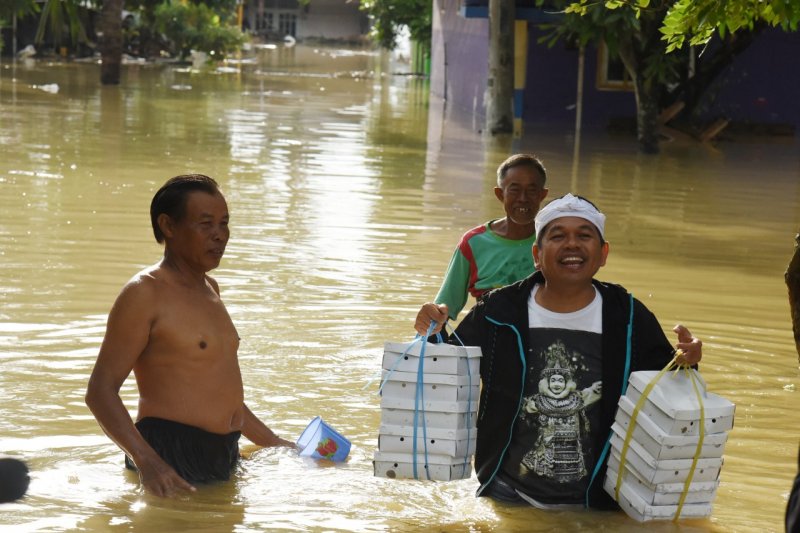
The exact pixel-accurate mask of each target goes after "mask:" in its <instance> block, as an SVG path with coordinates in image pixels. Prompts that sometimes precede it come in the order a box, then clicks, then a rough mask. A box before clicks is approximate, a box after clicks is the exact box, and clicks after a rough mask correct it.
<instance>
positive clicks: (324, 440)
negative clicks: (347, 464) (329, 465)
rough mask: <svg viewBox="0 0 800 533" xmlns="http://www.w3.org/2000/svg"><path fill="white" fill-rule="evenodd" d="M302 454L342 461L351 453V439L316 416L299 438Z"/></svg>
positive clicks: (298, 442) (314, 457)
mask: <svg viewBox="0 0 800 533" xmlns="http://www.w3.org/2000/svg"><path fill="white" fill-rule="evenodd" d="M297 447H298V448H299V449H300V455H301V456H303V457H311V458H313V459H327V460H329V461H335V462H341V461H344V460H345V459H347V456H348V454H349V453H350V441H349V440H347V439H346V438H344V437H343V436H342V435H341V434H340V433H339V432H338V431H336V430H335V429H333V428H332V427H330V426H329V425H328V424H326V423H325V421H324V420H322V418H320V417H316V418H314V420H312V421H311V423H309V424H308V427H306V429H305V430H304V431H303V433H302V434H301V435H300V438H299V439H297Z"/></svg>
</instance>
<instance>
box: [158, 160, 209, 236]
mask: <svg viewBox="0 0 800 533" xmlns="http://www.w3.org/2000/svg"><path fill="white" fill-rule="evenodd" d="M194 191H201V192H205V193H208V194H217V193H219V185H218V184H217V182H216V181H214V180H213V179H212V178H209V177H208V176H204V175H203V174H182V175H180V176H175V177H174V178H170V179H169V180H167V182H166V183H165V184H164V185H162V186H161V188H160V189H159V190H158V192H157V193H156V195H155V196H153V201H152V202H150V223H151V224H152V225H153V235H155V238H156V242H159V243H162V242H164V234H163V233H162V232H161V228H159V227H158V215H160V214H161V213H164V214H166V215H167V216H169V218H171V219H172V220H174V221H178V220H180V219H182V218H183V217H184V215H186V199H187V198H188V197H189V193H192V192H194Z"/></svg>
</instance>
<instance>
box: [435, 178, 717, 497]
mask: <svg viewBox="0 0 800 533" xmlns="http://www.w3.org/2000/svg"><path fill="white" fill-rule="evenodd" d="M605 219H606V217H605V215H603V213H601V212H600V210H599V209H597V207H595V205H594V204H592V203H591V202H589V201H588V200H586V199H584V198H581V197H578V196H573V195H572V194H568V195H566V196H563V197H561V198H558V199H556V200H553V201H552V202H550V203H549V204H547V205H546V206H545V207H544V208H542V209H541V210H540V211H539V213H538V215H537V216H536V219H535V226H536V243H535V244H534V245H533V258H534V262H535V264H536V268H537V272H535V273H534V274H532V275H531V276H529V277H527V278H525V279H524V280H522V281H519V282H517V283H513V284H511V285H508V286H506V287H503V288H500V289H497V290H494V291H491V292H490V293H488V294H487V295H486V296H485V297H484V298H483V299H482V300H481V301H479V302H478V304H477V305H476V306H475V307H474V308H473V309H472V311H470V313H469V314H468V315H467V316H466V317H465V318H464V320H463V321H462V322H461V324H459V326H458V328H457V329H456V334H457V337H458V339H459V340H460V341H462V342H463V343H464V344H465V345H467V346H470V345H472V346H480V347H481V350H482V353H483V357H482V358H481V381H482V387H481V398H480V404H479V405H480V407H479V412H478V421H477V425H478V435H477V448H476V453H475V470H476V473H477V476H478V480H479V481H480V483H481V486H480V488H479V489H478V495H479V496H489V497H492V498H494V499H497V500H501V501H506V502H512V503H519V504H524V505H527V504H530V505H533V506H535V507H538V508H545V509H551V508H556V509H572V508H580V507H594V508H616V507H617V504H616V502H614V500H613V499H612V498H611V497H610V496H609V495H608V494H607V493H606V492H605V491H604V490H603V487H602V485H603V480H604V478H605V473H606V466H607V460H608V452H607V447H606V443H607V442H608V441H609V439H610V437H611V426H612V424H613V422H614V415H615V413H616V408H617V404H618V403H619V398H620V394H621V391H622V387H623V383H626V382H627V379H628V374H629V373H630V372H633V371H638V370H660V369H662V368H663V367H664V366H666V364H667V363H668V362H669V361H670V360H672V358H673V356H674V353H675V351H676V348H677V350H678V351H679V352H680V353H682V356H681V358H679V360H682V361H683V362H685V363H688V364H691V365H694V364H696V363H697V362H698V361H700V359H701V357H702V347H701V346H702V343H701V342H700V341H699V340H698V339H695V338H694V337H692V335H691V333H690V332H689V330H687V329H686V328H685V327H683V326H676V327H675V329H674V331H675V332H676V333H677V334H678V342H677V344H676V346H675V347H673V346H672V345H670V343H669V341H668V340H667V337H666V336H665V335H664V332H663V330H662V328H661V325H660V324H659V323H658V320H657V319H656V317H655V316H654V315H653V314H652V313H651V312H650V311H649V310H648V309H647V308H646V307H645V306H644V304H642V303H641V302H640V301H639V300H636V299H635V298H634V297H633V295H631V294H630V293H629V292H628V291H627V290H625V289H624V288H623V287H621V286H619V285H614V284H611V283H605V282H600V281H597V280H595V279H594V276H595V275H596V274H597V272H598V270H599V269H600V268H601V267H602V266H603V265H605V262H606V258H607V257H608V250H609V245H608V242H606V240H605ZM451 342H454V343H456V342H458V341H457V340H455V339H454V340H452V341H451ZM604 450H605V451H604Z"/></svg>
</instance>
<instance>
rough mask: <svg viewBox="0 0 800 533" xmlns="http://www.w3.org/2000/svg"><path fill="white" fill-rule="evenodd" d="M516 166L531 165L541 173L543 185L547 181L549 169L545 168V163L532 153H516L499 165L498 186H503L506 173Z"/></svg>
mask: <svg viewBox="0 0 800 533" xmlns="http://www.w3.org/2000/svg"><path fill="white" fill-rule="evenodd" d="M514 167H530V168H532V169H534V170H536V171H538V172H539V175H540V176H541V177H542V187H544V186H545V184H546V183H547V170H545V168H544V164H543V163H542V162H541V160H540V159H539V158H538V157H536V156H535V155H531V154H515V155H512V156H511V157H509V158H508V159H506V160H505V161H503V162H502V163H500V166H499V167H497V186H498V187H502V186H503V179H504V178H505V177H506V173H507V172H508V171H509V170H510V169H512V168H514Z"/></svg>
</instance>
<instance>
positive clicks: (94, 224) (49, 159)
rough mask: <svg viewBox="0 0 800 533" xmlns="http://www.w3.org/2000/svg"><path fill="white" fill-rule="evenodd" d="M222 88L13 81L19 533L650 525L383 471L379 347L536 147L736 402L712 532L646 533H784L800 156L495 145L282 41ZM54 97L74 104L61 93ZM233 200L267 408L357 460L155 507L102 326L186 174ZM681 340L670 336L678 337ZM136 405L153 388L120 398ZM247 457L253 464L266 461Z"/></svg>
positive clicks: (11, 452)
mask: <svg viewBox="0 0 800 533" xmlns="http://www.w3.org/2000/svg"><path fill="white" fill-rule="evenodd" d="M252 59H253V61H248V62H244V63H242V64H230V65H228V66H227V68H225V69H222V70H214V69H211V70H207V71H195V70H191V69H188V68H176V67H167V66H127V67H125V69H124V75H123V83H122V85H121V86H120V87H105V88H101V87H100V86H99V83H98V79H99V70H98V66H97V65H91V64H74V63H73V64H63V63H55V64H49V63H47V62H45V61H38V62H34V63H30V64H23V63H17V64H15V65H12V64H10V63H8V62H4V63H2V65H0V364H2V372H0V454H2V455H8V456H13V457H18V458H20V459H23V460H25V461H26V462H27V463H28V465H29V467H30V468H31V471H32V474H31V477H32V481H31V485H30V489H29V492H28V495H27V496H26V497H25V498H24V499H22V500H20V501H18V502H16V503H13V504H4V505H2V507H1V508H0V530H2V531H14V532H25V531H87V532H100V531H130V530H135V531H180V530H184V531H207V532H218V531H219V532H224V531H236V532H251V531H252V532H256V531H422V530H424V531H522V530H525V531H553V530H559V531H576V530H582V531H639V530H641V529H643V527H644V526H642V525H641V524H638V523H636V522H634V521H633V520H631V519H630V518H628V517H627V516H626V515H624V514H623V513H621V512H619V513H600V512H581V513H577V512H543V511H537V510H533V509H527V508H515V507H508V506H503V505H500V504H495V503H492V502H491V501H487V500H486V499H485V498H481V499H476V498H475V497H474V492H475V489H476V488H477V481H476V479H475V478H474V477H473V478H472V479H471V480H462V481H456V482H421V481H411V480H389V479H383V478H376V477H374V476H373V472H372V464H371V461H372V454H373V452H374V450H375V449H376V446H377V432H378V425H379V421H380V405H379V397H378V396H377V395H376V391H377V387H378V380H377V379H376V377H377V376H379V372H380V361H381V356H382V347H383V343H384V342H385V341H389V340H391V341H408V340H411V339H412V338H413V328H412V325H413V319H414V316H415V314H416V310H417V309H418V307H419V305H420V304H421V303H423V302H425V301H427V300H429V299H431V298H433V296H434V295H435V294H436V291H437V288H438V285H439V282H440V281H441V277H442V274H443V272H444V270H445V267H446V266H447V262H448V260H449V258H450V254H451V252H452V249H453V247H454V246H455V244H456V242H457V240H458V237H459V236H460V235H461V233H463V231H465V230H466V229H468V228H470V227H472V226H474V225H477V224H479V223H481V222H483V221H485V220H488V219H490V218H495V217H499V216H502V210H501V205H500V204H499V202H498V201H497V200H496V199H495V198H494V196H493V194H492V187H493V184H494V179H495V178H494V169H495V168H496V166H497V165H498V163H499V162H500V161H502V160H503V159H504V158H505V157H506V156H507V155H509V154H510V153H513V152H517V151H525V152H534V153H537V154H538V155H539V156H540V157H541V158H542V159H543V160H544V162H545V164H546V166H547V168H548V171H549V176H550V179H549V187H550V191H551V192H550V196H551V197H556V196H559V195H561V194H564V193H566V192H568V191H573V192H576V193H578V194H582V195H584V196H587V197H589V198H590V199H592V200H593V201H594V202H595V203H597V204H598V205H599V206H600V207H601V209H603V210H604V211H605V212H606V213H607V214H608V217H609V222H608V225H607V236H608V238H609V240H610V242H611V254H610V256H609V261H608V265H607V266H606V267H605V268H604V269H603V270H601V272H600V273H599V275H598V277H599V278H601V279H606V280H611V281H615V282H618V283H622V284H624V285H625V286H626V287H628V288H629V289H630V290H631V291H632V292H633V293H634V294H635V295H636V296H637V297H638V298H640V299H641V300H643V301H644V302H645V303H646V304H647V305H648V306H649V307H650V308H651V309H652V310H653V311H654V312H655V313H656V315H657V316H658V317H659V319H660V321H661V323H662V325H663V327H664V328H665V330H670V329H671V327H672V326H673V325H674V324H675V323H677V322H683V323H685V324H687V325H688V326H689V327H690V328H691V329H692V331H693V332H694V333H695V334H696V335H698V336H700V337H701V338H702V339H703V340H704V341H705V352H704V354H705V356H704V360H703V363H702V365H701V370H702V373H703V376H704V378H705V380H706V381H707V383H708V387H709V390H710V391H712V392H715V393H717V394H720V395H722V396H724V397H726V398H728V399H730V400H731V401H733V402H734V403H736V406H737V407H736V423H735V427H734V429H733V430H732V432H731V433H730V437H729V440H728V443H727V446H726V450H725V464H724V466H723V469H722V473H721V485H720V487H719V490H718V493H717V497H716V500H715V503H714V510H713V515H712V516H711V518H708V519H703V520H691V521H682V522H681V523H680V524H679V525H674V524H672V523H669V522H666V523H663V522H660V523H657V524H655V525H652V526H648V527H650V530H652V531H690V532H693V531H719V532H729V531H743V532H749V531H753V532H755V531H758V532H762V531H782V529H783V525H782V524H783V513H784V509H785V505H786V499H787V495H788V492H789V489H790V486H791V481H792V479H793V477H794V475H795V473H796V471H797V450H798V442H799V441H800V434H798V431H797V427H798V421H799V420H798V414H797V411H798V410H797V405H798V394H800V391H798V390H797V389H798V385H800V384H799V383H798V381H800V380H799V379H798V356H797V353H796V351H795V348H794V344H793V340H792V334H791V322H790V317H789V306H788V301H787V293H786V287H785V285H784V282H783V273H784V271H785V269H786V265H787V264H788V261H789V259H790V257H791V254H792V251H793V243H794V241H793V239H794V235H795V233H796V232H797V231H798V228H800V208H798V205H800V204H799V202H800V155H798V154H800V144H798V142H797V140H795V139H788V140H787V139H783V140H775V139H773V140H770V141H765V140H763V139H761V140H740V141H738V142H720V143H718V144H717V145H716V146H715V147H710V146H700V145H696V144H694V145H693V144H684V143H678V142H675V143H668V144H665V145H664V147H663V148H664V149H663V152H662V153H661V154H660V155H659V156H655V157H653V156H640V155H638V154H636V152H635V144H634V142H633V140H632V139H630V138H624V137H623V138H609V137H606V136H604V135H601V134H591V133H588V132H587V133H586V134H584V135H583V137H582V138H581V143H580V149H579V150H575V143H574V137H573V135H572V132H571V131H569V130H568V129H565V130H564V131H559V130H556V129H551V130H547V129H540V130H536V129H534V128H529V130H530V131H528V132H527V134H526V136H524V137H523V138H522V139H517V140H510V139H502V140H492V139H488V138H485V137H482V136H481V135H480V134H478V133H474V130H473V129H472V128H471V124H470V123H469V121H461V120H459V119H458V117H457V113H455V112H454V111H453V110H451V109H444V108H443V107H442V106H441V103H439V102H430V105H429V102H428V96H427V86H426V84H425V83H424V82H423V81H420V80H417V79H415V78H412V77H409V76H402V75H393V73H394V72H397V71H403V70H407V67H404V65H402V64H401V63H398V62H396V61H394V60H392V59H390V58H387V57H386V56H382V55H380V54H376V53H372V52H363V51H357V50H341V49H314V48H304V47H300V46H298V47H294V48H278V49H272V50H270V49H263V50H259V51H257V52H256V53H254V54H253V57H252ZM52 84H56V85H57V88H58V91H57V92H54V89H55V87H54V86H53V85H52ZM188 172H200V173H205V174H209V175H211V176H213V177H215V178H216V179H217V180H218V181H219V182H220V184H221V186H222V188H223V191H224V193H225V194H226V196H227V199H228V203H229V208H230V211H231V227H232V237H231V241H230V244H229V245H228V250H227V252H226V256H225V258H224V259H223V262H222V265H221V266H220V268H219V269H218V270H217V271H215V273H214V276H215V277H216V278H217V280H218V281H219V283H220V286H221V289H222V296H223V298H224V300H225V302H226V304H227V306H228V309H229V311H230V314H231V316H232V318H233V320H234V322H235V323H236V325H237V327H238V329H239V333H240V335H241V337H242V343H241V349H240V359H241V368H242V373H243V378H244V382H245V395H246V398H247V402H248V405H249V406H250V408H251V409H252V410H253V411H254V412H255V413H256V414H257V415H259V416H260V417H261V418H263V419H264V420H266V421H267V423H268V424H269V425H270V426H271V427H272V428H273V429H275V430H276V432H278V433H279V434H281V435H283V436H285V437H287V438H291V439H294V438H296V437H297V436H298V435H299V434H300V432H301V431H302V429H303V428H304V427H305V425H306V424H307V423H308V422H309V421H310V420H311V419H312V418H313V417H314V416H316V415H321V416H322V417H323V418H324V419H325V420H326V421H328V422H329V423H330V424H331V425H333V426H334V427H336V428H337V429H339V430H340V431H341V432H342V433H343V434H344V435H346V436H347V437H348V438H349V439H350V440H351V441H352V442H353V449H352V452H351V456H350V458H349V460H348V462H347V463H345V464H340V465H336V466H326V465H323V464H318V463H315V462H314V461H311V460H308V459H302V458H299V457H297V456H296V455H295V454H294V453H292V452H289V451H287V450H261V451H258V450H256V449H255V448H254V447H253V446H252V445H249V444H248V443H247V442H244V443H243V449H244V451H245V452H248V454H249V458H248V459H246V460H244V461H243V462H242V465H241V468H240V469H239V471H238V473H237V475H236V477H235V479H234V480H233V481H231V482H230V483H225V484H218V485H211V486H205V487H201V488H200V490H199V491H198V492H197V493H196V494H192V495H190V496H184V497H178V498H173V499H159V498H156V497H153V496H150V495H148V494H144V493H143V492H142V491H141V489H140V488H139V485H138V482H137V479H136V477H135V476H134V475H132V474H130V473H128V472H126V471H124V469H123V466H122V454H121V452H120V451H119V450H118V449H117V447H116V446H115V445H114V444H113V443H112V442H111V441H110V440H109V439H108V438H107V437H106V436H105V435H104V434H103V433H102V431H101V430H100V428H99V426H98V425H97V423H96V422H95V421H94V419H93V417H92V415H91V414H90V413H89V411H88V409H87V408H86V407H85V405H84V402H83V395H84V392H85V387H86V381H87V378H88V376H89V373H90V372H91V368H92V365H93V363H94V359H95V357H96V355H97V350H98V348H99V344H100V341H101V339H102V336H103V333H104V327H105V320H106V314H107V312H108V310H109V309H110V306H111V304H112V302H113V300H114V298H115V296H116V294H117V292H118V291H119V289H120V288H121V287H122V285H123V284H124V282H125V281H126V280H127V279H129V278H130V277H131V276H132V275H133V274H134V273H135V272H137V271H138V270H139V269H140V268H142V267H144V266H146V265H149V264H152V263H154V262H156V261H158V260H159V258H160V255H161V248H160V246H158V245H157V244H156V243H155V241H154V240H153V238H152V234H151V230H150V227H149V217H148V209H149V203H150V199H151V197H152V195H153V193H154V192H155V190H156V189H157V188H158V187H159V186H160V185H161V184H162V183H163V182H164V181H165V180H166V179H167V178H169V177H171V176H173V175H176V174H182V173H188ZM669 336H670V339H672V338H673V334H672V333H671V332H670V333H669ZM122 395H123V399H124V401H125V402H126V404H127V405H128V406H129V408H130V410H131V412H132V413H135V408H136V388H135V383H134V382H133V379H132V378H131V379H129V380H128V381H127V382H126V384H125V385H124V387H123V389H122ZM250 452H252V453H250Z"/></svg>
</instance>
